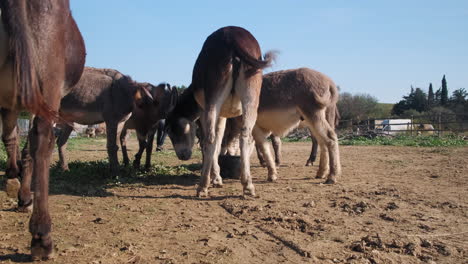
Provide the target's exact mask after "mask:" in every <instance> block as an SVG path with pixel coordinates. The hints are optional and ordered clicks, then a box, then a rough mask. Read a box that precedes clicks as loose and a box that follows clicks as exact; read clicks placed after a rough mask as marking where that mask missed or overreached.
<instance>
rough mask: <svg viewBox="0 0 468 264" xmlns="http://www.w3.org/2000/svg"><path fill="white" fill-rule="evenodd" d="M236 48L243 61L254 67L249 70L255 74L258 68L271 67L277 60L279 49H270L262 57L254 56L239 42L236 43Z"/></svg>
mask: <svg viewBox="0 0 468 264" xmlns="http://www.w3.org/2000/svg"><path fill="white" fill-rule="evenodd" d="M234 48H235V49H234V50H235V53H236V55H237V56H238V57H239V58H240V60H241V61H243V62H245V63H246V64H247V65H249V66H250V67H252V69H250V70H248V72H249V73H251V74H253V73H255V72H256V71H257V70H260V69H265V68H268V67H271V65H272V64H273V62H274V61H275V60H276V57H277V54H278V52H277V51H268V52H267V53H265V55H264V56H263V59H262V58H255V57H254V56H252V55H251V54H250V53H249V52H248V51H246V50H244V49H243V48H242V47H241V46H239V45H238V44H237V43H236V44H235V45H234Z"/></svg>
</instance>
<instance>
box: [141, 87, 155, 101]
mask: <svg viewBox="0 0 468 264" xmlns="http://www.w3.org/2000/svg"><path fill="white" fill-rule="evenodd" d="M140 89H141V90H142V92H143V93H144V94H145V95H146V96H148V98H149V99H150V100H151V101H152V102H153V101H154V98H153V95H151V92H150V91H149V90H148V88H146V87H145V86H142V87H140Z"/></svg>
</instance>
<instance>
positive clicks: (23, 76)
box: [0, 0, 85, 259]
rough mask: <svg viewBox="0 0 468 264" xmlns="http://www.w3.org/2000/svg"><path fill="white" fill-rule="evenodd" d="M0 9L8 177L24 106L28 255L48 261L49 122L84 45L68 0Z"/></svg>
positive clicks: (76, 75)
mask: <svg viewBox="0 0 468 264" xmlns="http://www.w3.org/2000/svg"><path fill="white" fill-rule="evenodd" d="M0 9H1V20H0V85H1V88H0V107H1V108H2V118H3V122H4V134H3V141H4V142H5V144H6V145H7V150H8V155H9V158H8V160H9V165H8V166H9V171H8V175H7V177H8V178H12V177H17V175H18V173H17V167H16V165H15V163H16V162H13V161H12V159H16V156H17V153H16V151H17V150H16V148H17V147H16V146H15V147H11V146H12V144H16V139H14V138H15V135H16V132H15V123H14V122H16V117H17V115H18V112H19V111H20V110H21V109H24V108H25V109H27V110H28V111H30V112H32V113H34V114H36V115H37V117H36V118H35V119H34V124H33V127H32V129H31V131H30V133H29V142H30V152H31V156H32V160H33V164H32V165H33V178H34V180H35V192H34V210H33V212H32V215H31V220H30V222H29V231H30V232H31V234H32V241H31V254H32V256H33V258H34V259H42V258H48V257H50V255H51V254H52V252H53V243H52V237H51V234H50V231H51V219H50V214H49V209H48V194H49V164H50V156H51V154H52V149H53V146H54V144H53V142H54V135H53V130H52V123H53V121H54V120H55V119H56V117H57V112H58V109H59V105H60V98H61V97H62V96H63V94H66V93H67V91H68V90H69V88H70V87H72V86H73V85H74V84H76V83H77V82H78V80H79V79H80V76H81V74H82V71H83V67H84V62H85V47H84V42H83V39H82V37H81V33H80V32H79V30H78V27H77V26H76V23H75V21H74V20H73V17H72V15H71V12H70V6H69V1H68V0H2V1H0ZM15 180H16V181H17V179H10V180H9V181H8V182H7V185H9V184H10V183H12V184H13V182H15Z"/></svg>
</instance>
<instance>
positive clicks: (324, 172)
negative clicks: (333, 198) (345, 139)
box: [227, 68, 341, 183]
mask: <svg viewBox="0 0 468 264" xmlns="http://www.w3.org/2000/svg"><path fill="white" fill-rule="evenodd" d="M337 101H338V90H337V88H336V86H335V84H334V82H333V81H332V80H331V79H330V78H328V77H327V76H325V75H324V74H322V73H319V72H317V71H314V70H311V69H308V68H300V69H294V70H286V71H278V72H272V73H269V74H266V75H264V76H263V85H262V91H261V94H260V103H259V107H258V118H257V121H256V123H255V127H254V129H253V132H252V134H253V137H254V139H255V145H256V147H257V151H258V152H259V153H260V154H261V155H262V156H263V158H264V159H265V161H266V165H267V167H268V180H270V181H275V180H276V179H277V171H276V166H275V163H274V161H273V158H272V156H271V153H270V148H269V146H268V142H267V141H266V140H265V139H266V137H267V136H269V135H270V134H273V135H276V136H282V135H284V134H286V133H288V132H289V131H291V130H292V129H294V128H296V127H297V126H298V125H299V123H301V120H302V121H303V123H304V125H307V127H308V128H309V129H310V131H311V132H312V135H313V136H314V137H315V138H316V139H317V141H318V143H319V145H320V147H321V149H322V151H321V152H320V154H321V155H320V165H319V170H318V172H317V178H323V177H324V176H327V181H326V182H327V183H335V182H336V180H337V178H338V177H339V175H340V174H341V165H340V156H339V149H338V138H337V136H336V134H335V131H334V128H335V121H336V120H337V118H338V117H337V116H336V115H337V113H338V111H337V110H336V103H337ZM236 123H238V120H234V125H233V126H232V127H233V128H232V129H233V130H236V129H237V130H238V128H235V127H236V125H235V124H236ZM237 126H238V125H237ZM231 137H232V136H231ZM227 141H229V140H227ZM273 143H274V144H275V143H276V147H279V144H278V142H275V141H273ZM228 144H229V142H227V145H228ZM275 151H276V152H277V153H279V152H280V149H279V148H278V149H275Z"/></svg>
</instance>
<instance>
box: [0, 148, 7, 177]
mask: <svg viewBox="0 0 468 264" xmlns="http://www.w3.org/2000/svg"><path fill="white" fill-rule="evenodd" d="M6 160H7V154H6V151H5V145H3V144H1V146H0V170H2V171H4V170H5V169H6Z"/></svg>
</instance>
